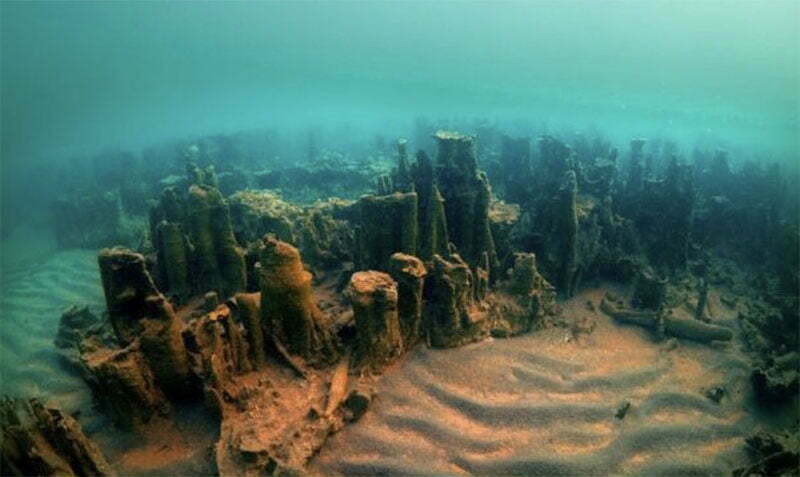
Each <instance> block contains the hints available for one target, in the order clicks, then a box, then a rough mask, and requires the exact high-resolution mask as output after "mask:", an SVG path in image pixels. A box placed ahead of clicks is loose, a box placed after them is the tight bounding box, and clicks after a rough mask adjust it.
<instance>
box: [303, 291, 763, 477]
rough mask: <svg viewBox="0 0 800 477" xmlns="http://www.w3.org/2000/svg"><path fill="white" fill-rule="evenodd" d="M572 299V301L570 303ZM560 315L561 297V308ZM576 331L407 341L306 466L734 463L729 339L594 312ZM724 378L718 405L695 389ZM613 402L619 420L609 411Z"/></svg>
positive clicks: (700, 467)
mask: <svg viewBox="0 0 800 477" xmlns="http://www.w3.org/2000/svg"><path fill="white" fill-rule="evenodd" d="M581 300H582V301H581V303H583V302H585V297H584V298H582V299H581ZM567 311H568V312H569V307H567ZM596 320H597V323H598V326H597V328H596V330H595V332H594V333H593V334H592V335H590V336H589V337H584V338H583V339H581V340H579V341H578V342H575V341H571V342H567V340H566V339H565V331H564V330H560V329H554V330H548V331H545V332H540V333H537V334H534V335H530V336H525V337H519V338H515V339H511V340H497V341H493V342H490V343H481V344H476V345H472V346H468V347H465V348H460V349H454V350H428V349H423V348H420V349H417V350H416V351H414V352H413V353H412V355H411V356H410V357H409V358H408V360H407V361H406V362H405V363H403V364H402V365H401V366H399V367H398V369H396V370H394V371H392V372H390V373H389V374H388V375H387V376H386V377H385V379H384V380H383V381H382V383H381V389H380V393H379V397H378V398H377V400H376V402H375V405H374V406H373V409H372V412H370V413H368V414H367V415H366V416H365V417H364V418H363V419H362V421H361V422H359V423H357V424H355V425H353V426H350V427H347V428H345V429H344V430H343V431H342V432H340V433H339V434H337V435H335V436H333V437H332V439H331V440H330V441H329V444H328V445H327V446H326V447H325V448H324V449H323V450H322V452H321V453H320V455H319V456H318V457H317V458H316V459H315V460H314V461H313V462H312V469H313V470H314V471H315V472H318V473H321V474H342V475H358V474H362V475H363V474H370V475H374V474H394V475H443V474H444V475H447V474H474V475H515V474H521V475H570V476H572V475H619V474H625V475H677V474H680V475H727V474H729V473H730V470H731V469H732V468H735V467H736V466H737V465H738V464H739V463H741V462H743V461H744V460H745V459H746V456H745V454H744V448H743V437H744V436H745V435H747V433H748V431H749V430H750V429H751V427H752V425H753V418H752V417H751V416H749V415H748V414H747V412H746V411H745V406H744V403H745V402H746V400H747V399H748V392H749V391H748V389H749V388H748V386H747V379H746V367H745V366H743V365H742V363H741V360H740V359H739V358H738V357H737V352H736V350H735V349H733V347H732V348H731V349H722V350H720V349H712V348H709V347H703V346H695V345H692V344H681V345H680V346H679V347H678V348H677V349H674V350H668V349H665V347H664V346H663V345H659V344H657V343H654V342H652V341H651V340H650V339H649V338H648V337H647V336H646V335H645V334H644V333H642V332H641V331H640V330H637V329H635V328H624V327H619V326H617V325H615V324H613V323H611V322H610V321H608V320H607V319H605V318H603V317H601V316H597V317H596ZM712 385H723V386H725V387H726V389H727V390H728V392H729V394H728V395H727V396H726V397H725V398H724V399H723V401H722V402H721V403H720V404H716V403H714V402H712V401H710V400H709V399H708V398H706V397H705V396H704V395H703V389H705V388H707V387H708V386H712ZM623 401H630V402H631V404H632V405H631V408H630V411H629V412H628V413H627V415H626V416H625V418H624V419H622V420H620V419H616V418H615V417H614V414H615V412H616V410H617V409H618V407H619V405H620V403H621V402H623Z"/></svg>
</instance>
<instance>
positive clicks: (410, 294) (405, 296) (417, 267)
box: [389, 252, 428, 349]
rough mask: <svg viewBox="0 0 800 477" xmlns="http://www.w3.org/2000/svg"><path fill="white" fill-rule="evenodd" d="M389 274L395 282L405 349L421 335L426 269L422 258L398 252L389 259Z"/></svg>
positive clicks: (411, 345)
mask: <svg viewBox="0 0 800 477" xmlns="http://www.w3.org/2000/svg"><path fill="white" fill-rule="evenodd" d="M389 274H390V275H391V276H392V278H393V279H394V280H395V281H396V282H397V295H398V300H397V301H398V315H399V317H400V331H401V333H402V336H403V345H404V348H405V349H411V348H412V347H413V346H414V345H415V344H417V342H418V341H419V340H420V338H421V336H422V311H423V303H422V290H423V285H424V280H425V276H426V275H427V274H428V271H427V270H426V268H425V265H424V264H423V263H422V260H420V259H418V258H417V257H414V256H411V255H406V254H403V253H399V252H398V253H395V254H393V255H392V256H391V258H390V260H389Z"/></svg>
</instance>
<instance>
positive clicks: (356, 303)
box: [346, 270, 403, 370]
mask: <svg viewBox="0 0 800 477" xmlns="http://www.w3.org/2000/svg"><path fill="white" fill-rule="evenodd" d="M346 294H347V296H348V297H349V298H350V303H351V304H352V306H353V316H354V318H355V323H356V338H357V342H356V349H355V358H356V365H357V366H358V367H360V368H369V369H374V370H379V369H381V367H382V366H384V365H386V364H388V363H389V362H391V361H392V360H394V359H395V358H396V357H398V356H399V355H400V354H401V353H402V351H403V337H402V334H401V331H400V321H399V317H398V311H397V283H396V282H395V281H394V280H393V279H392V277H390V276H389V275H388V274H386V273H383V272H378V271H374V270H371V271H364V272H356V273H354V274H353V276H352V277H351V278H350V284H349V285H348V287H347V290H346Z"/></svg>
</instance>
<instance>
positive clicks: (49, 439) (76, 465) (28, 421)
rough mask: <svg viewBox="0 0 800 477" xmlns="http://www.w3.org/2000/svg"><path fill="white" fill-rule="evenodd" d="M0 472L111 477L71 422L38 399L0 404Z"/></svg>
mask: <svg viewBox="0 0 800 477" xmlns="http://www.w3.org/2000/svg"><path fill="white" fill-rule="evenodd" d="M0 427H2V436H3V438H2V442H0V473H2V474H3V475H8V476H19V477H24V476H29V475H41V476H90V477H100V476H109V475H114V472H113V471H112V469H111V466H110V465H109V464H108V462H107V461H106V459H105V457H104V456H103V454H102V453H101V452H100V449H99V448H98V447H97V445H96V444H95V443H94V442H92V441H91V440H90V439H89V438H88V437H86V435H85V434H84V433H83V431H82V430H81V426H80V424H78V423H77V422H76V421H75V419H73V418H72V417H70V416H69V415H67V414H64V413H63V412H61V411H59V410H58V409H54V408H50V407H46V406H44V405H43V404H42V403H41V402H40V401H39V400H38V399H30V400H27V401H25V400H17V399H10V398H8V397H5V398H3V399H2V400H1V401H0Z"/></svg>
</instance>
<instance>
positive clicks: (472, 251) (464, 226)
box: [434, 131, 497, 267]
mask: <svg viewBox="0 0 800 477" xmlns="http://www.w3.org/2000/svg"><path fill="white" fill-rule="evenodd" d="M434 137H435V139H436V140H437V143H438V145H439V152H438V154H437V156H436V167H437V183H438V185H439V189H440V191H441V194H442V197H443V198H444V202H445V213H446V215H447V227H448V236H449V238H450V241H451V242H452V243H454V244H455V246H456V247H457V248H458V251H459V254H460V255H461V257H462V258H463V259H464V260H465V261H466V262H467V263H469V264H470V265H471V266H473V267H474V266H477V265H478V264H479V263H480V261H481V258H482V255H483V254H484V253H487V254H488V255H489V260H490V263H491V264H492V266H494V264H496V262H497V255H496V252H495V248H494V242H493V240H492V232H491V229H490V227H489V202H490V199H491V187H490V186H489V180H488V178H487V177H486V174H484V173H483V172H479V171H478V163H477V158H476V156H475V144H474V138H473V137H472V136H465V135H462V134H459V133H455V132H448V131H438V132H437V133H436V134H435V136H434Z"/></svg>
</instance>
